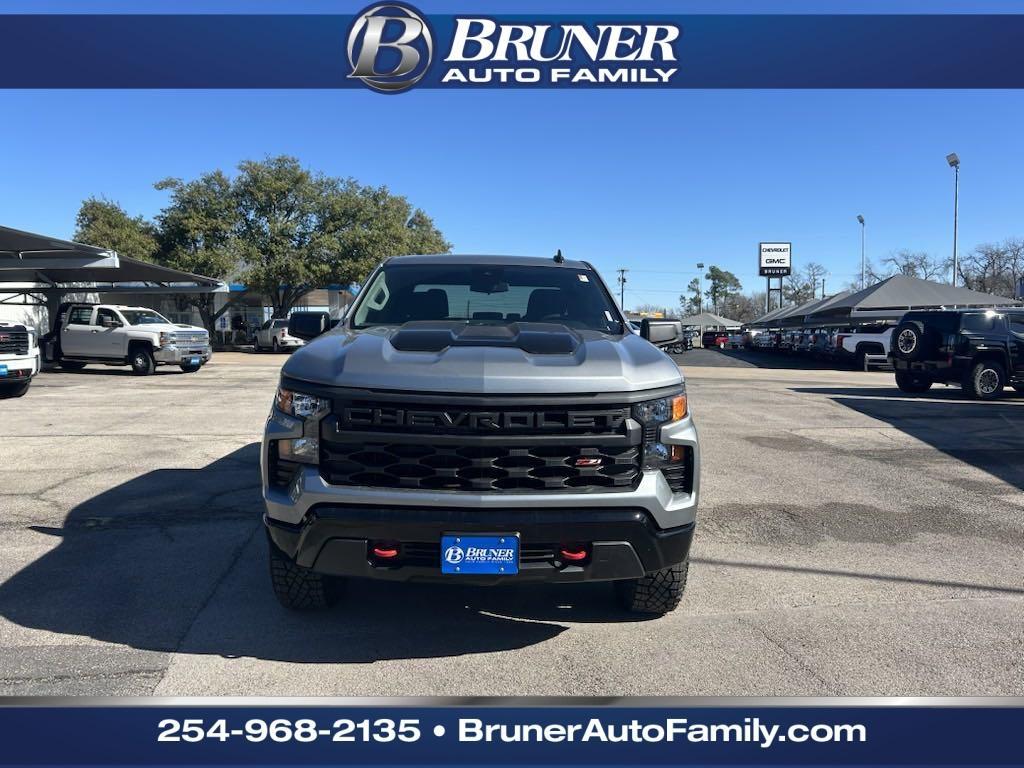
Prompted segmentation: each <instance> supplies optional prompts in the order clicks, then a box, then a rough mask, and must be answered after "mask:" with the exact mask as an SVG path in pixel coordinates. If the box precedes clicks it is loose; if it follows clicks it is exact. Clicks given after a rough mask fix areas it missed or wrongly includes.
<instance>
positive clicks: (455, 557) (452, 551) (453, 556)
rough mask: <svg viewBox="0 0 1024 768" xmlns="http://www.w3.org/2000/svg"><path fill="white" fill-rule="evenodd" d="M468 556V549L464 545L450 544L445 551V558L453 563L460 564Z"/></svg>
mask: <svg viewBox="0 0 1024 768" xmlns="http://www.w3.org/2000/svg"><path fill="white" fill-rule="evenodd" d="M465 557H466V550H464V549H463V548H462V547H456V546H454V545H453V546H450V547H448V549H446V550H445V551H444V559H445V560H447V561H448V562H449V563H451V564H452V565H458V564H459V563H461V562H462V561H463V560H464V559H465Z"/></svg>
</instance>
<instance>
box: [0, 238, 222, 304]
mask: <svg viewBox="0 0 1024 768" xmlns="http://www.w3.org/2000/svg"><path fill="white" fill-rule="evenodd" d="M18 283H20V284H21V285H20V286H17V287H16V286H15V285H13V284H18ZM26 283H34V284H35V285H36V286H38V287H36V288H31V289H29V288H25V287H24V284H26ZM8 289H9V291H8ZM54 289H62V290H67V289H77V290H97V291H100V292H105V293H109V292H115V291H125V292H133V293H149V292H178V293H211V292H214V291H222V290H227V288H226V287H225V285H224V283H223V282H221V281H220V280H215V279H213V278H211V277H204V276H203V275H195V274H192V273H191V272H182V271H181V270H177V269H171V268H170V267H164V266H161V265H159V264H150V263H149V262H146V261H139V260H138V259H129V258H128V257H126V256H118V255H117V254H116V253H114V252H113V251H109V250H105V249H103V248H97V247H95V246H92V245H83V244H81V243H73V242H71V241H68V240H58V239H56V238H52V237H45V236H43V235H34V234H32V233H31V232H21V231H19V230H16V229H10V228H8V227H0V293H4V292H21V293H24V292H28V291H31V292H32V293H37V292H45V291H47V290H54Z"/></svg>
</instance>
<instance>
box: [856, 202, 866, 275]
mask: <svg viewBox="0 0 1024 768" xmlns="http://www.w3.org/2000/svg"><path fill="white" fill-rule="evenodd" d="M857 221H859V222H860V289H861V290H862V291H863V290H864V289H865V288H866V287H867V283H866V280H867V263H868V262H867V259H865V258H864V217H863V216H861V215H860V214H859V213H858V214H857Z"/></svg>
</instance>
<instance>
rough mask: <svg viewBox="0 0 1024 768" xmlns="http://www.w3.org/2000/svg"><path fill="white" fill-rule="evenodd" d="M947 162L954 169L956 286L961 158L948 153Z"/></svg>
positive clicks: (954, 274)
mask: <svg viewBox="0 0 1024 768" xmlns="http://www.w3.org/2000/svg"><path fill="white" fill-rule="evenodd" d="M946 162H947V163H949V165H950V167H951V168H952V169H953V282H952V285H953V287H954V288H955V287H956V273H957V270H958V269H959V268H960V258H959V254H958V253H957V247H956V246H957V243H956V234H957V233H956V228H957V219H958V218H959V214H960V158H959V157H958V156H957V154H956V152H952V153H950V154H948V155H946Z"/></svg>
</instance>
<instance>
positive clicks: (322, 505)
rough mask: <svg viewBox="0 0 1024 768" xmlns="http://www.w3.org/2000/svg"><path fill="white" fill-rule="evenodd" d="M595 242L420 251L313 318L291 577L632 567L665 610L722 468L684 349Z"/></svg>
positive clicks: (283, 574)
mask: <svg viewBox="0 0 1024 768" xmlns="http://www.w3.org/2000/svg"><path fill="white" fill-rule="evenodd" d="M681 332H682V328H681V326H680V324H679V322H678V321H655V320H644V321H643V323H642V325H641V333H640V334H639V335H638V334H636V333H634V332H632V331H631V330H630V328H629V326H628V324H627V322H626V319H625V318H624V317H623V315H622V313H621V312H620V311H619V308H618V307H617V306H616V305H615V302H614V301H613V300H612V298H611V295H610V293H609V291H608V289H607V287H606V285H605V283H604V282H603V281H602V279H601V278H600V276H599V275H598V274H597V272H596V271H595V270H594V268H593V267H592V266H591V265H590V264H588V263H586V262H582V261H569V260H566V259H564V258H562V257H561V255H560V254H559V255H558V256H556V257H555V258H554V259H537V258H523V257H493V256H403V257H397V258H392V259H389V260H388V261H386V262H385V263H384V264H382V265H381V266H379V267H378V268H377V270H376V271H375V272H374V273H373V274H372V275H371V276H370V277H369V279H368V280H367V282H366V284H365V286H364V288H363V289H362V290H361V291H360V293H359V296H358V298H357V299H356V301H355V303H354V305H353V307H352V308H351V310H350V311H349V313H348V314H347V316H346V318H345V320H344V321H343V322H341V323H340V324H338V325H337V327H335V328H334V329H333V330H332V329H331V322H330V319H329V317H328V315H327V314H326V313H319V312H301V313H294V314H293V315H292V316H291V321H290V326H289V333H291V335H293V336H296V337H299V338H303V339H307V340H311V343H309V344H307V345H306V346H305V347H304V348H302V349H300V350H298V351H297V352H295V354H294V355H293V356H292V357H291V358H290V359H289V360H288V362H287V363H286V364H285V366H284V368H283V370H282V373H281V380H280V386H279V388H278V391H277V395H276V398H275V400H274V403H273V407H272V408H271V412H270V416H269V418H268V420H267V424H266V431H265V434H264V439H263V446H262V459H261V461H262V476H263V497H264V501H265V506H266V513H265V517H264V521H265V523H266V528H267V533H268V539H269V551H270V574H271V580H272V584H273V588H274V591H275V593H276V595H277V597H278V599H279V600H280V601H281V602H282V603H283V604H284V605H285V606H287V607H290V608H315V607H323V606H327V605H329V604H331V603H332V602H334V601H335V600H336V599H337V598H338V596H339V594H340V587H341V586H342V584H344V583H345V582H346V581H347V580H349V579H354V578H355V579H358V578H371V579H391V580H397V581H414V580H429V581H447V582H454V583H469V584H477V585H492V584H504V583H524V582H582V581H611V582H615V585H616V591H617V593H618V595H619V597H620V599H621V601H622V603H623V605H624V606H625V607H626V608H627V609H629V610H633V611H639V612H648V613H664V612H666V611H670V610H672V609H673V608H675V607H676V606H677V605H678V603H679V601H680V599H681V597H682V594H683V589H684V588H685V585H686V575H687V566H688V558H689V551H690V542H691V540H692V538H693V532H694V526H695V522H696V511H697V499H698V493H699V478H700V472H699V468H700V448H699V445H698V441H697V430H696V428H695V426H694V423H693V419H692V417H691V415H690V411H689V408H688V405H687V399H686V389H685V383H684V381H683V376H682V374H681V372H680V370H679V367H678V366H677V365H676V364H675V363H674V362H673V361H672V359H671V358H670V357H669V356H668V355H666V354H665V353H664V352H663V351H661V350H660V349H658V348H657V346H655V345H656V344H661V345H666V344H672V343H676V342H677V341H678V340H679V338H680V337H681Z"/></svg>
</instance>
